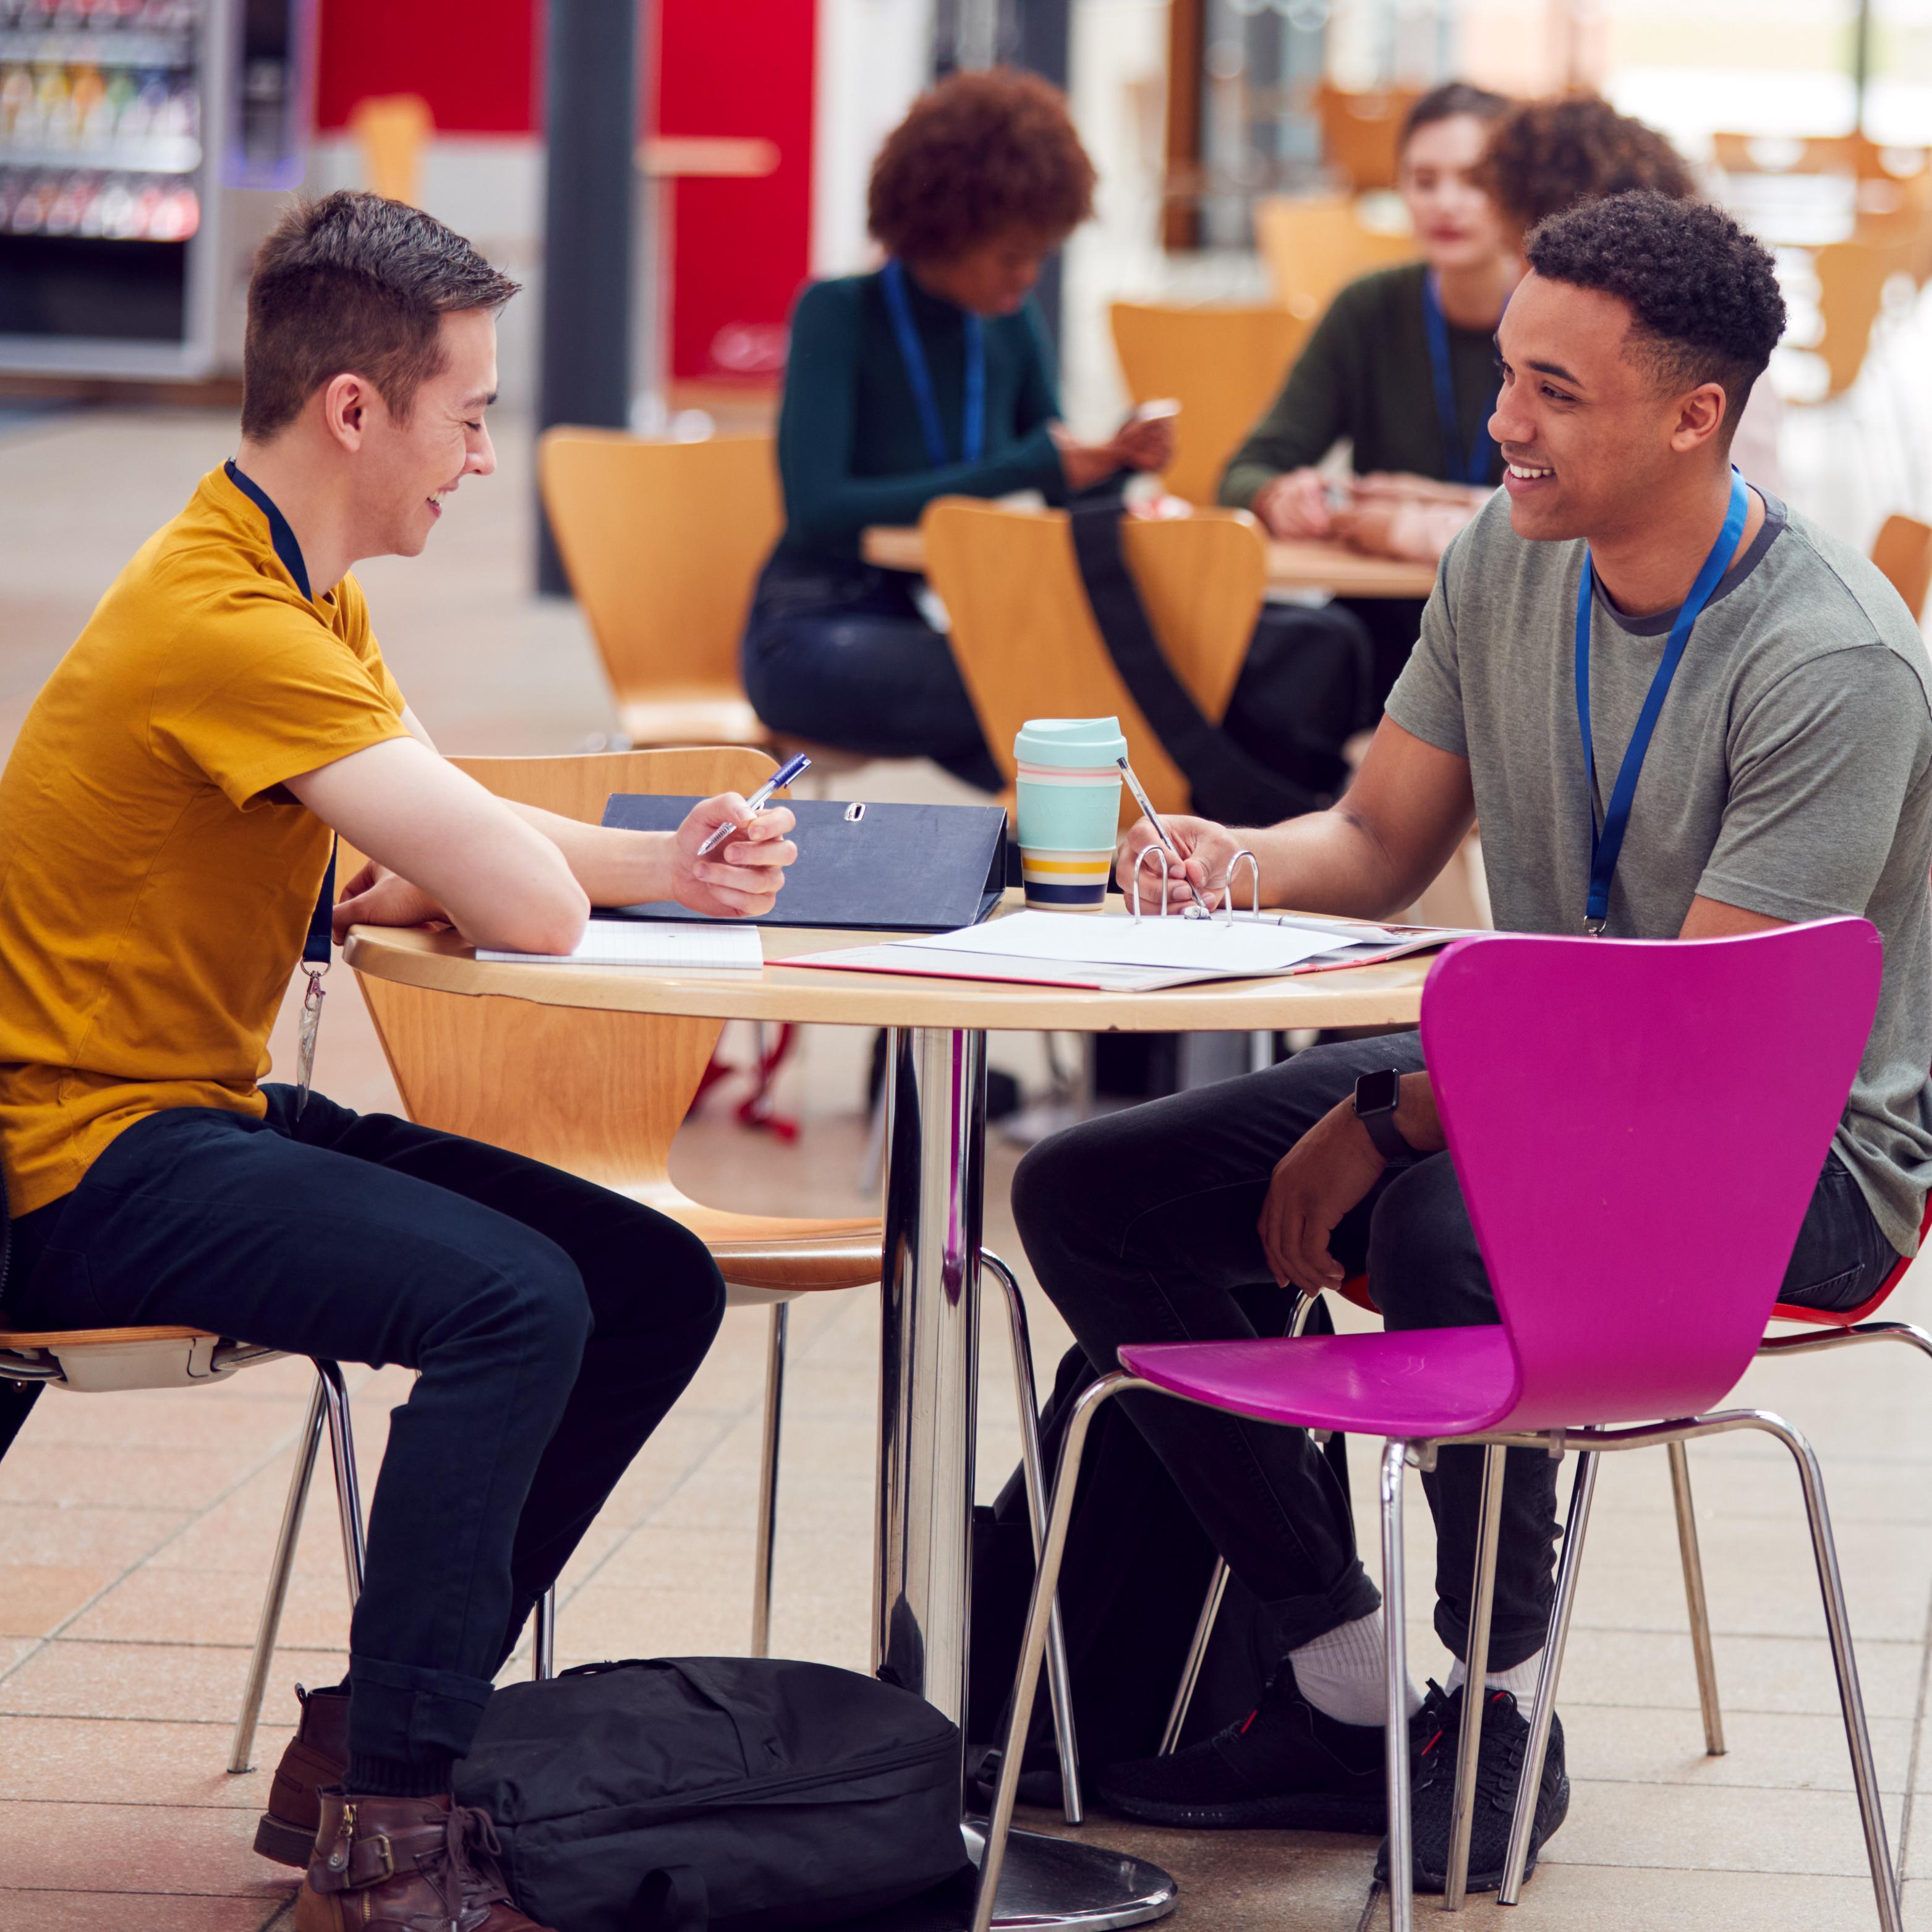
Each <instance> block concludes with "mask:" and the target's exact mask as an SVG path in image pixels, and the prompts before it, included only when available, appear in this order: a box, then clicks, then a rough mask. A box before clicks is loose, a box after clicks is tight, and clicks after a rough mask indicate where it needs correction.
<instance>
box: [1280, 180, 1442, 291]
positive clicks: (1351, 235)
mask: <svg viewBox="0 0 1932 1932" xmlns="http://www.w3.org/2000/svg"><path fill="white" fill-rule="evenodd" d="M1255 245H1256V248H1259V250H1260V251H1261V255H1262V260H1263V261H1264V262H1265V263H1266V264H1267V265H1268V277H1269V279H1270V280H1271V281H1272V282H1273V283H1274V292H1275V298H1276V299H1277V301H1278V302H1280V303H1281V304H1282V305H1283V307H1284V308H1288V309H1289V310H1291V311H1292V312H1293V313H1294V314H1296V315H1298V316H1299V317H1301V319H1302V320H1304V322H1313V321H1314V320H1316V317H1319V315H1320V314H1321V313H1322V311H1323V310H1324V309H1325V308H1327V307H1328V304H1329V302H1331V300H1332V299H1333V298H1334V296H1335V294H1336V293H1337V290H1340V288H1341V287H1343V284H1345V283H1347V282H1352V281H1354V280H1355V278H1356V277H1357V276H1358V275H1367V274H1368V273H1369V272H1370V270H1371V269H1390V268H1394V266H1396V265H1397V263H1400V262H1412V261H1414V260H1415V241H1414V239H1413V238H1412V237H1411V236H1406V235H1391V234H1385V233H1383V232H1382V230H1381V229H1375V228H1367V227H1364V226H1363V223H1362V220H1361V217H1360V216H1359V215H1358V214H1356V212H1355V203H1354V202H1352V200H1350V199H1349V197H1348V196H1346V195H1285V194H1269V195H1263V196H1262V197H1261V198H1260V199H1259V200H1257V201H1256V203H1255Z"/></svg>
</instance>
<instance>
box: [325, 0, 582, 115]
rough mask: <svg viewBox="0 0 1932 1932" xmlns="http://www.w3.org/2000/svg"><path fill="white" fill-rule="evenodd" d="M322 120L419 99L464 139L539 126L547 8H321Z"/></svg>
mask: <svg viewBox="0 0 1932 1932" xmlns="http://www.w3.org/2000/svg"><path fill="white" fill-rule="evenodd" d="M319 8H320V16H321V17H320V23H319V27H320V40H321V46H320V49H319V58H318V59H317V74H316V121H317V125H318V126H320V127H323V128H337V127H343V126H344V125H345V124H347V121H348V119H349V110H350V109H351V108H352V107H354V106H355V105H356V102H357V101H360V100H361V99H362V97H363V96H364V95H366V94H420V95H422V97H423V98H424V99H425V101H428V103H429V104H430V107H431V110H432V111H433V112H434V114H435V115H436V124H437V127H440V128H442V129H443V130H445V131H446V132H448V133H460V134H527V133H529V132H530V130H532V128H533V127H535V125H536V122H537V79H536V75H537V64H536V47H537V37H538V34H539V33H540V32H541V28H542V21H543V8H542V5H541V0H319Z"/></svg>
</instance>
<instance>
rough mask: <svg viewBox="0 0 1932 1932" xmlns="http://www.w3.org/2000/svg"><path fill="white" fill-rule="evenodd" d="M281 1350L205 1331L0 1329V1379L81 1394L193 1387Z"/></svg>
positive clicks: (273, 1357)
mask: <svg viewBox="0 0 1932 1932" xmlns="http://www.w3.org/2000/svg"><path fill="white" fill-rule="evenodd" d="M280 1357H281V1351H280V1350H278V1349H263V1348H258V1347H257V1346H254V1344H253V1343H247V1342H236V1341H233V1340H229V1338H227V1337H224V1336H220V1335H215V1334H210V1333H209V1332H208V1330H206V1329H205V1328H168V1327H161V1328H49V1329H43V1330H39V1331H35V1330H31V1329H17V1328H10V1329H0V1380H7V1379H12V1380H14V1381H17V1382H44V1383H46V1385H48V1387H49V1388H64V1389H68V1390H71V1391H74V1393H75V1394H84V1395H100V1394H107V1393H109V1392H110V1391H113V1390H117V1389H142V1388H193V1386H194V1385H196V1383H198V1382H220V1381H223V1380H224V1379H226V1377H228V1376H232V1375H233V1374H234V1373H235V1372H236V1370H238V1369H245V1368H251V1367H254V1366H255V1365H256V1364H259V1363H262V1362H272V1361H278V1360H279V1359H280Z"/></svg>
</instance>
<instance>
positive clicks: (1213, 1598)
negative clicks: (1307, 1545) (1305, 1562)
mask: <svg viewBox="0 0 1932 1932" xmlns="http://www.w3.org/2000/svg"><path fill="white" fill-rule="evenodd" d="M1254 1037H1256V1038H1257V1039H1260V1038H1263V1037H1265V1038H1267V1039H1268V1040H1271V1041H1272V1040H1273V1039H1274V1035H1273V1034H1268V1035H1265V1036H1263V1035H1260V1034H1257V1035H1256V1036H1254ZM1315 1303H1316V1297H1315V1296H1313V1295H1301V1296H1300V1297H1298V1298H1297V1300H1296V1301H1295V1310H1294V1312H1293V1313H1292V1314H1291V1315H1290V1316H1289V1319H1288V1332H1289V1334H1290V1335H1299V1334H1301V1332H1302V1331H1303V1330H1304V1329H1305V1328H1307V1326H1308V1318H1309V1316H1310V1315H1312V1314H1313V1313H1314V1312H1315ZM1227 1594H1228V1564H1227V1559H1226V1558H1225V1557H1220V1556H1217V1557H1216V1558H1215V1559H1214V1574H1213V1575H1211V1577H1209V1578H1208V1594H1207V1595H1206V1596H1205V1598H1203V1599H1202V1604H1201V1615H1200V1616H1199V1618H1198V1619H1196V1622H1195V1625H1194V1636H1193V1640H1191V1641H1190V1643H1189V1644H1188V1646H1187V1656H1186V1657H1185V1658H1183V1659H1182V1660H1181V1681H1180V1682H1179V1683H1178V1684H1177V1685H1175V1688H1174V1702H1173V1703H1172V1704H1171V1705H1170V1706H1169V1707H1168V1712H1167V1727H1166V1730H1163V1732H1162V1733H1161V1734H1160V1750H1159V1751H1157V1752H1156V1753H1155V1755H1156V1756H1157V1757H1172V1755H1173V1754H1174V1753H1175V1751H1178V1750H1179V1749H1180V1748H1181V1733H1182V1731H1183V1730H1185V1729H1186V1728H1187V1712H1188V1709H1189V1707H1190V1706H1191V1705H1192V1704H1193V1702H1194V1692H1195V1688H1196V1686H1197V1685H1199V1683H1200V1682H1201V1670H1202V1665H1204V1664H1205V1663H1206V1662H1207V1661H1208V1645H1209V1644H1210V1643H1211V1642H1212V1641H1213V1640H1214V1626H1215V1625H1216V1623H1217V1622H1218V1621H1219V1620H1220V1615H1221V1599H1222V1598H1223V1597H1225V1596H1226V1595H1227Z"/></svg>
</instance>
